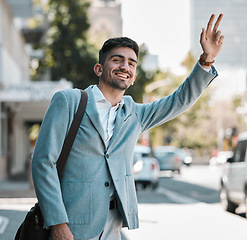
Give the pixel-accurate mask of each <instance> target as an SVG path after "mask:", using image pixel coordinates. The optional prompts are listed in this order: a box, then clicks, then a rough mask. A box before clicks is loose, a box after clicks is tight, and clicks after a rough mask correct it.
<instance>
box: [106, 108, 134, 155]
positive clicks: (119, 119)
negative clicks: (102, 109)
mask: <svg viewBox="0 0 247 240" xmlns="http://www.w3.org/2000/svg"><path fill="white" fill-rule="evenodd" d="M130 115H131V114H129V115H126V114H125V111H124V106H122V107H121V108H120V109H118V113H117V116H116V122H115V126H114V130H113V135H112V138H111V140H110V144H109V146H108V150H109V151H110V150H111V149H112V148H113V147H114V146H115V144H117V139H118V137H119V134H120V133H121V130H122V127H123V125H124V122H125V121H126V120H127V119H128V118H129V116H130Z"/></svg>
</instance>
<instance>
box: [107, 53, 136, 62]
mask: <svg viewBox="0 0 247 240" xmlns="http://www.w3.org/2000/svg"><path fill="white" fill-rule="evenodd" d="M114 57H119V58H124V56H123V55H120V54H113V55H112V56H111V59H112V58H114ZM129 60H130V61H132V62H135V63H137V61H136V60H135V59H133V58H129Z"/></svg>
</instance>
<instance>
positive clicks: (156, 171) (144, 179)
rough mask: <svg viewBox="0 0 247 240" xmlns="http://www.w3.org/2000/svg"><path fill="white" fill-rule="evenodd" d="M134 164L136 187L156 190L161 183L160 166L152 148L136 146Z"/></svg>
mask: <svg viewBox="0 0 247 240" xmlns="http://www.w3.org/2000/svg"><path fill="white" fill-rule="evenodd" d="M133 162H134V166H133V174H134V179H135V183H136V186H137V185H142V186H143V188H146V187H147V186H151V187H152V189H156V188H157V187H158V183H159V177H160V166H159V162H158V160H157V159H156V158H154V157H153V155H152V151H151V148H150V147H148V146H142V145H136V146H135V150H134V159H133Z"/></svg>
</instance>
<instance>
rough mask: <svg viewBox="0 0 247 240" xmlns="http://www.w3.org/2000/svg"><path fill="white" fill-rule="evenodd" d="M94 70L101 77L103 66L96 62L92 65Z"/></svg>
mask: <svg viewBox="0 0 247 240" xmlns="http://www.w3.org/2000/svg"><path fill="white" fill-rule="evenodd" d="M93 70H94V72H95V73H96V75H97V76H98V77H101V76H102V73H103V68H102V65H101V64H99V63H96V64H95V65H94V68H93Z"/></svg>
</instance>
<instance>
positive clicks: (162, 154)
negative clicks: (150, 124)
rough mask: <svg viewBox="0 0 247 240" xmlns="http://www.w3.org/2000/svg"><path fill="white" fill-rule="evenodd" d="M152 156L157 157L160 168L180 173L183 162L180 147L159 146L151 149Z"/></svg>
mask: <svg viewBox="0 0 247 240" xmlns="http://www.w3.org/2000/svg"><path fill="white" fill-rule="evenodd" d="M153 152H154V157H155V158H157V159H158V161H159V164H160V170H161V171H165V170H170V171H172V172H177V173H179V174H180V170H181V166H182V164H183V160H182V156H181V149H179V148H177V147H173V146H160V147H156V148H154V150H153Z"/></svg>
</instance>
